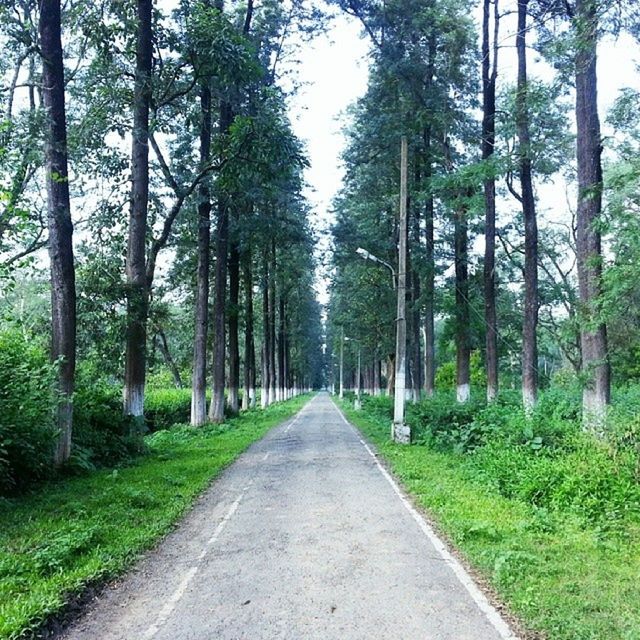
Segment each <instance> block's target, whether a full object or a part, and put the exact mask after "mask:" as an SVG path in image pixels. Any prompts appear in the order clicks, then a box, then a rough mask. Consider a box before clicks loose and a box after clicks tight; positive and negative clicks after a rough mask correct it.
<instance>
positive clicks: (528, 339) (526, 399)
mask: <svg viewBox="0 0 640 640" xmlns="http://www.w3.org/2000/svg"><path fill="white" fill-rule="evenodd" d="M528 5H529V1H528V0H518V33H517V35H516V48H517V51H518V86H517V92H516V123H517V129H518V140H519V146H518V161H519V174H520V186H521V194H520V196H519V198H520V200H521V202H522V213H523V217H524V314H523V315H524V317H523V323H522V401H523V404H524V407H525V410H526V411H529V412H530V411H531V410H532V409H533V407H534V406H535V404H536V401H537V395H538V342H537V327H538V223H537V219H536V201H535V195H534V193H533V179H532V169H531V167H532V160H531V134H530V123H529V99H528V77H527V40H526V36H527V17H528Z"/></svg>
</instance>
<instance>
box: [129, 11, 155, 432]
mask: <svg viewBox="0 0 640 640" xmlns="http://www.w3.org/2000/svg"><path fill="white" fill-rule="evenodd" d="M152 6H153V1H152V0H138V1H137V3H136V7H137V44H136V72H135V89H134V96H133V130H132V133H131V138H132V144H131V158H132V170H131V181H132V186H131V209H130V213H129V235H128V243H127V263H126V269H127V351H126V362H125V378H124V413H125V415H127V416H131V417H132V418H133V419H134V421H135V422H137V423H138V425H137V429H140V428H141V424H140V423H141V422H142V420H143V416H144V384H145V375H146V349H147V346H146V341H147V330H146V323H147V315H148V306H149V291H148V286H147V272H146V242H147V210H148V205H149V109H150V103H151V65H152V58H153V41H152V20H151V10H152Z"/></svg>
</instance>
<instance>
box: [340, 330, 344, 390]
mask: <svg viewBox="0 0 640 640" xmlns="http://www.w3.org/2000/svg"><path fill="white" fill-rule="evenodd" d="M339 398H340V400H342V399H343V398H344V327H342V329H341V330H340V395H339Z"/></svg>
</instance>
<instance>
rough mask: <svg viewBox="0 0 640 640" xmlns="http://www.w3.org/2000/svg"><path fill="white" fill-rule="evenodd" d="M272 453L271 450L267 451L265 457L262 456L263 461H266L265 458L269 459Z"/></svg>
mask: <svg viewBox="0 0 640 640" xmlns="http://www.w3.org/2000/svg"><path fill="white" fill-rule="evenodd" d="M270 455H271V451H267V453H265V454H264V458H262V461H263V462H264V461H265V460H267V459H268V458H269V456H270Z"/></svg>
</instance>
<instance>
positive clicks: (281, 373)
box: [277, 293, 287, 400]
mask: <svg viewBox="0 0 640 640" xmlns="http://www.w3.org/2000/svg"><path fill="white" fill-rule="evenodd" d="M285 310H286V304H285V299H284V295H283V294H282V293H280V298H279V301H278V391H277V399H278V400H285V398H286V395H285V394H286V387H287V383H286V375H285V359H286V357H285V351H286V344H285Z"/></svg>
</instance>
